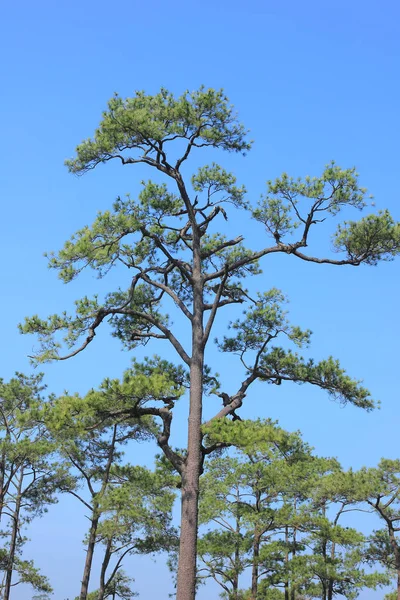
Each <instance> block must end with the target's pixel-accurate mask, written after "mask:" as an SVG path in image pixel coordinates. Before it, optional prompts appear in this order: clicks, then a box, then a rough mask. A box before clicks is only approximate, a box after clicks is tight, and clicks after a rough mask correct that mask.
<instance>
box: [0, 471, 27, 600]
mask: <svg viewBox="0 0 400 600" xmlns="http://www.w3.org/2000/svg"><path fill="white" fill-rule="evenodd" d="M23 478H24V474H23V471H21V476H20V479H19V481H18V487H17V493H16V500H15V510H14V514H13V516H12V521H13V524H12V529H11V540H10V552H9V555H8V565H7V572H6V580H5V585H4V596H3V600H9V598H10V591H11V582H12V575H13V570H14V558H15V551H16V549H17V536H18V524H19V513H20V510H21V492H22V481H23Z"/></svg>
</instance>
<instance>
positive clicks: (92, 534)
mask: <svg viewBox="0 0 400 600" xmlns="http://www.w3.org/2000/svg"><path fill="white" fill-rule="evenodd" d="M94 514H96V513H94ZM98 524H99V517H98V516H94V517H93V518H92V519H91V522H90V530H89V540H88V545H87V550H86V560H85V568H84V570H83V577H82V585H81V593H80V595H79V600H86V598H87V595H88V591H89V579H90V572H91V570H92V562H93V554H94V547H95V545H96V533H97V527H98Z"/></svg>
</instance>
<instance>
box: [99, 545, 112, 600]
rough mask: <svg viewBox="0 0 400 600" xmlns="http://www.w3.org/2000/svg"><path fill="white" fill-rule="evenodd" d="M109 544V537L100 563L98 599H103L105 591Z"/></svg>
mask: <svg viewBox="0 0 400 600" xmlns="http://www.w3.org/2000/svg"><path fill="white" fill-rule="evenodd" d="M111 546H112V539H111V538H110V539H109V540H108V541H107V546H106V551H105V553H104V559H103V562H102V564H101V571H100V585H99V597H98V600H104V594H105V592H106V573H107V568H108V565H109V563H110V558H111Z"/></svg>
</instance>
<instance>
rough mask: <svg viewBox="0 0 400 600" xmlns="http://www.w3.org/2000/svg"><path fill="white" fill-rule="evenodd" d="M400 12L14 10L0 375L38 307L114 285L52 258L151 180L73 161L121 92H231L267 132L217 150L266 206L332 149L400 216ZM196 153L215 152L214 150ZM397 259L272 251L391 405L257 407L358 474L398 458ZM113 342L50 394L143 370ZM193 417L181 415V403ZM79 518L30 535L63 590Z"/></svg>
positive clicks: (329, 339) (276, 399)
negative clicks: (265, 197) (79, 166)
mask: <svg viewBox="0 0 400 600" xmlns="http://www.w3.org/2000/svg"><path fill="white" fill-rule="evenodd" d="M399 23H400V6H399V4H398V3H397V2H395V1H394V0H393V1H390V0H385V1H382V2H380V3H379V4H378V3H376V2H373V1H363V2H361V0H353V1H352V2H349V1H348V0H347V2H345V1H343V0H338V1H336V2H334V3H328V2H321V1H310V0H304V1H303V2H296V1H294V0H290V1H281V2H270V1H268V0H264V1H261V0H258V1H255V0H248V1H247V2H239V1H237V0H234V1H230V2H228V1H226V0H222V1H220V2H217V3H216V2H211V1H209V0H206V1H204V2H202V3H200V2H183V1H182V0H178V1H173V2H171V3H166V2H161V1H159V0H154V1H153V2H152V3H142V2H137V1H131V2H125V3H123V4H119V5H113V6H112V5H111V4H110V3H109V2H105V1H104V0H97V1H96V2H94V1H93V0H85V2H77V0H71V1H70V2H50V1H44V0H43V1H40V0H39V1H38V2H35V3H31V2H22V3H10V2H8V3H4V5H3V7H2V17H1V24H0V45H1V52H2V61H1V64H0V77H1V81H2V93H1V96H0V106H1V115H2V120H3V122H2V140H3V143H2V144H1V147H0V164H1V175H0V194H1V198H2V236H1V238H0V244H1V253H0V257H1V273H2V294H1V299H0V302H1V308H2V310H1V313H0V314H1V317H0V318H1V331H2V341H3V351H4V352H3V358H2V369H1V373H0V376H2V377H3V378H5V379H8V378H9V377H11V376H12V374H13V373H14V371H16V370H19V371H23V372H29V370H30V366H29V361H28V359H27V355H28V354H29V353H30V352H31V350H32V347H33V346H34V344H35V342H34V340H33V339H32V338H27V337H21V336H19V334H18V332H17V328H16V325H17V323H18V322H19V321H21V320H22V319H23V317H24V316H25V315H30V314H33V313H39V314H40V315H42V316H45V315H47V314H49V313H52V312H57V311H61V310H63V309H64V308H67V309H68V308H70V307H71V306H72V303H73V300H74V298H77V297H80V296H82V295H83V294H85V293H91V292H93V291H94V290H95V289H97V286H100V287H99V288H98V289H100V290H101V289H103V290H104V289H106V287H104V286H105V285H106V282H104V283H102V284H99V283H98V282H97V281H96V280H94V279H93V278H92V276H91V275H90V274H87V275H85V276H84V277H83V278H82V279H81V280H79V281H76V282H73V283H72V284H70V285H68V286H64V285H63V284H62V283H61V282H60V281H58V280H57V277H56V274H55V273H54V272H51V271H49V270H48V269H47V266H46V260H45V259H44V258H43V252H44V251H49V250H55V249H57V248H59V247H60V246H61V245H62V243H63V241H64V240H66V239H68V237H69V236H70V235H71V233H73V232H74V231H75V230H76V229H78V228H80V227H82V226H83V225H85V224H86V223H89V222H90V221H91V220H92V219H93V218H94V216H95V213H96V212H97V211H98V210H103V209H106V208H108V207H109V206H110V205H111V203H112V202H113V200H114V198H115V197H116V196H117V195H118V194H124V193H127V192H131V193H132V194H134V193H135V192H136V191H137V190H138V182H139V181H140V179H142V178H143V177H145V178H147V177H151V173H148V172H145V171H143V170H140V169H137V170H135V169H129V170H128V169H122V168H118V167H117V166H115V167H114V166H109V167H104V168H101V169H98V170H97V171H96V172H94V173H90V174H89V175H87V176H86V177H83V178H76V177H73V176H72V175H69V174H68V172H67V170H66V168H65V167H64V166H63V162H64V159H65V158H67V157H70V156H72V155H73V151H74V148H75V146H76V145H77V143H79V142H80V141H81V140H82V139H83V138H85V137H87V136H89V135H91V134H92V132H93V130H94V128H95V127H96V125H97V123H98V121H99V117H100V115H101V111H102V110H103V109H104V108H105V106H106V102H107V100H108V98H109V97H111V96H112V94H113V93H114V92H115V91H118V92H119V93H120V94H121V95H123V96H125V95H130V94H132V93H133V92H134V91H135V90H137V89H144V90H146V91H148V92H149V93H154V92H156V91H157V90H158V89H159V87H160V86H165V87H167V88H169V89H170V90H171V91H173V92H174V93H178V94H179V93H181V92H182V91H183V90H185V89H189V90H193V89H196V88H197V87H198V86H199V85H200V84H202V83H204V84H205V85H206V86H207V87H216V88H220V87H223V88H224V89H225V90H226V93H227V94H228V96H229V98H230V99H231V101H232V102H233V103H234V104H235V106H236V107H237V109H238V111H239V113H240V118H241V120H242V121H243V122H244V123H245V125H246V127H248V128H249V129H250V130H251V137H252V138H253V139H254V140H255V143H254V147H253V149H252V151H251V152H250V153H249V155H248V156H247V157H246V158H241V157H236V156H235V157H234V156H222V157H220V156H218V158H219V159H221V162H222V164H223V166H225V167H226V168H229V169H232V170H234V171H235V173H236V174H237V176H238V180H239V182H243V183H245V185H246V187H247V188H248V190H249V197H250V198H251V199H254V200H257V199H258V197H259V195H260V194H261V193H262V192H263V191H264V189H265V181H266V180H267V179H270V178H274V177H276V176H278V175H279V174H280V173H281V172H282V171H287V172H288V173H289V174H291V175H294V176H298V175H306V174H310V175H314V174H318V173H319V172H320V171H321V170H322V168H323V166H324V165H325V164H326V163H327V162H329V161H330V160H331V159H335V160H336V161H337V162H338V163H339V164H340V165H342V166H344V167H348V166H353V165H355V166H356V167H357V169H358V171H359V173H360V178H361V182H362V183H363V185H365V186H366V187H368V189H369V190H370V191H371V193H373V194H374V196H375V202H376V205H377V208H383V207H388V208H390V210H391V211H392V213H393V215H394V216H395V217H396V218H397V219H400V209H399V198H398V196H399V191H398V163H399V134H400V123H399V106H400V84H399V81H400V77H399V75H400V66H399V65H400V42H399V39H400V31H399ZM196 160H198V161H199V162H200V163H201V161H202V157H201V155H198V156H197V157H196ZM203 160H204V161H207V160H209V158H207V159H206V158H204V159H203ZM355 217H356V215H354V218H355ZM232 227H233V228H236V229H238V230H240V229H242V231H240V232H241V233H245V234H248V235H251V236H253V237H252V240H254V239H255V238H254V235H257V236H262V231H261V229H258V230H257V233H256V234H255V233H253V230H252V229H251V228H250V227H248V226H247V225H243V224H242V223H241V222H240V221H238V220H236V221H235V220H234V221H233V222H232ZM327 234H329V230H327ZM399 264H400V263H399V261H397V262H395V263H394V264H393V263H385V264H382V265H380V266H379V267H378V268H372V267H369V268H368V267H360V268H358V269H351V268H343V269H342V268H340V269H339V268H333V267H331V268H329V267H321V268H320V267H318V266H316V265H307V264H299V262H295V261H293V260H290V257H283V258H279V259H271V260H270V261H269V262H268V263H267V262H266V263H265V264H264V275H263V276H262V277H261V278H260V280H259V285H260V289H269V288H270V287H273V286H274V287H279V288H281V289H282V290H283V291H284V292H285V293H286V294H287V295H288V297H289V298H290V305H289V307H290V315H291V318H292V319H293V321H294V322H296V323H298V324H299V325H302V326H304V327H309V328H311V329H312V330H313V332H314V336H313V343H312V346H311V350H310V355H311V354H312V355H314V356H316V357H317V358H320V357H323V356H326V355H329V354H333V355H334V356H337V357H338V358H340V359H341V361H342V363H343V365H344V366H345V367H346V368H347V369H348V371H349V372H350V373H351V374H352V375H354V376H355V377H359V378H363V379H364V382H365V385H367V386H368V387H369V388H370V389H371V391H372V392H373V395H374V396H375V397H377V398H379V399H380V400H381V401H382V408H381V410H380V411H376V412H374V413H373V414H364V413H362V412H361V411H359V410H356V409H354V408H352V407H347V408H345V409H342V408H341V407H339V406H337V405H335V404H334V403H332V402H331V401H329V400H328V399H327V398H326V397H325V396H324V394H322V393H321V392H318V391H317V390H314V389H312V390H310V389H308V388H306V387H302V388H295V387H287V386H286V387H285V386H281V388H279V389H271V388H270V387H268V388H263V387H262V386H257V387H256V388H255V390H254V392H252V394H250V395H249V398H248V400H249V401H248V405H247V406H246V407H244V411H243V414H245V415H246V416H256V415H259V416H262V417H269V416H270V417H272V418H276V419H279V420H280V423H281V425H282V426H284V427H286V428H287V429H291V430H293V429H300V430H301V431H302V432H303V434H304V437H305V439H306V441H308V442H309V443H311V444H312V445H314V446H315V448H316V451H317V452H318V453H319V454H325V455H334V456H337V457H338V458H339V459H340V460H341V461H342V462H343V464H344V465H345V466H346V467H348V466H353V467H355V468H358V467H360V466H361V465H364V464H365V465H371V466H372V465H374V464H375V463H376V462H377V461H378V460H379V458H380V457H381V456H386V457H393V458H395V457H398V443H397V440H398V423H399V417H400V408H399V404H398V385H397V377H396V373H397V370H398V338H399V334H400V325H399V319H398V297H399V288H400V286H399ZM112 277H113V278H114V279H113V281H114V282H115V281H116V276H114V275H113V276H112ZM101 286H103V287H101ZM226 318H228V319H229V315H228V314H226V315H224V316H223V318H222V320H221V325H222V324H223V323H224V322H226V321H224V319H226ZM178 326H179V324H178V325H177V327H178ZM221 330H222V329H221ZM98 337H99V339H96V344H92V346H91V347H90V348H89V349H88V351H87V352H85V353H84V354H82V355H80V356H78V357H77V358H76V359H74V360H71V361H68V362H66V363H62V364H56V365H49V366H46V368H45V369H44V370H45V373H46V381H47V383H48V385H49V389H50V390H51V391H54V392H55V393H61V392H62V391H63V390H64V389H69V390H70V391H75V390H77V391H79V392H84V391H85V390H87V389H88V388H90V387H93V386H96V385H97V384H98V383H99V382H100V381H101V379H102V378H103V377H105V376H113V377H117V376H119V375H120V374H121V373H122V371H123V369H124V368H126V367H128V366H129V361H130V356H129V354H127V353H121V351H120V348H119V346H118V343H117V342H116V341H115V340H111V339H110V338H109V336H108V333H107V332H104V333H101V334H100V335H99V336H98ZM151 351H152V352H153V350H151ZM154 351H155V349H154ZM157 351H159V350H157ZM209 360H211V361H212V362H213V364H214V362H217V363H218V365H217V366H218V370H219V371H220V372H221V373H222V374H223V375H224V376H225V377H226V380H228V381H229V385H233V383H234V382H235V381H236V378H237V377H238V376H237V365H236V363H235V362H232V361H231V360H230V358H229V359H226V358H224V357H221V356H219V355H216V354H211V355H210V359H209ZM228 387H229V386H228ZM227 391H232V390H229V389H228V390H227ZM208 402H211V401H208ZM180 418H182V425H183V423H184V418H185V416H184V414H183V412H182V415H181V417H180ZM140 452H141V453H142V449H140ZM132 453H133V454H134V453H135V449H132ZM148 456H149V457H150V456H151V451H150V450H149V451H148ZM133 459H134V458H133ZM75 512H76V513H78V512H79V509H78V507H77V506H76V505H75V504H73V503H72V501H69V500H66V499H64V500H62V502H61V503H60V504H59V505H58V506H56V507H52V508H51V511H50V514H49V517H46V519H44V520H42V521H41V522H38V523H36V524H35V525H34V527H33V528H32V534H31V537H32V543H31V545H30V551H31V553H32V555H33V556H36V557H37V560H38V563H39V564H41V565H42V566H43V568H44V569H45V571H46V572H47V573H48V575H49V576H50V577H51V579H52V582H53V584H54V587H55V589H56V594H55V598H56V600H64V598H67V597H68V596H69V597H70V598H72V597H74V594H75V593H77V589H78V586H77V582H78V581H79V578H80V576H81V570H82V566H83V552H82V549H81V545H80V541H81V539H82V537H83V532H84V528H85V519H84V517H83V516H80V515H79V516H78V517H77V522H76V523H75V520H74V514H75ZM54 537H56V538H57V544H58V543H59V541H60V539H62V540H63V542H62V544H63V550H62V553H63V554H59V555H58V556H55V552H54V550H53V549H52V548H51V544H52V543H53V542H52V540H54ZM135 565H138V566H136V567H135ZM132 568H134V569H135V570H137V571H138V573H139V575H137V576H136V579H137V582H138V587H139V588H140V589H142V590H146V593H145V592H143V595H142V597H145V598H149V597H153V596H154V597H156V596H158V597H161V596H160V594H161V595H162V594H163V593H164V592H165V589H166V587H167V586H168V577H169V576H168V574H167V573H166V572H162V573H161V574H160V576H157V578H154V564H153V563H151V562H149V561H145V560H142V559H141V560H140V563H137V562H135V563H132ZM149 581H151V585H152V586H153V587H152V588H151V590H150V589H149V587H148V585H149V583H148V582H149ZM150 592H151V594H150V595H149V593H150ZM208 593H209V592H208ZM202 594H204V598H206V597H207V593H206V592H205V591H204V590H203V591H202ZM165 597H166V596H165ZM200 597H201V598H202V597H203V596H201V595H200ZM375 597H376V598H378V597H380V595H379V594H378V595H374V594H372V593H371V594H365V595H363V598H368V599H369V598H371V599H372V598H375ZM14 598H15V600H25V598H26V599H27V598H30V592H26V593H25V592H24V591H23V590H22V589H21V590H20V591H16V592H15V595H14Z"/></svg>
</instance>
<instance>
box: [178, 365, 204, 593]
mask: <svg viewBox="0 0 400 600" xmlns="http://www.w3.org/2000/svg"><path fill="white" fill-rule="evenodd" d="M192 361H193V362H192V365H191V369H190V383H191V388H190V409H189V410H190V412H189V438H188V453H187V459H186V464H185V465H184V468H183V472H182V500H181V535H180V544H179V563H178V584H177V594H176V600H194V598H195V588H196V558H197V524H198V498H199V479H200V465H201V459H202V455H201V412H202V396H203V389H202V378H203V362H202V357H201V358H200V360H197V361H194V360H193V359H192Z"/></svg>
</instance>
